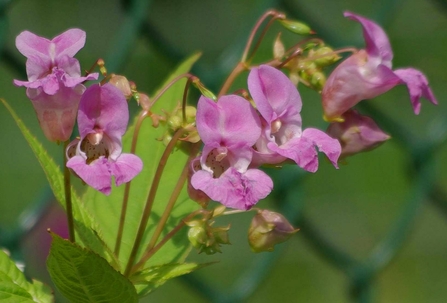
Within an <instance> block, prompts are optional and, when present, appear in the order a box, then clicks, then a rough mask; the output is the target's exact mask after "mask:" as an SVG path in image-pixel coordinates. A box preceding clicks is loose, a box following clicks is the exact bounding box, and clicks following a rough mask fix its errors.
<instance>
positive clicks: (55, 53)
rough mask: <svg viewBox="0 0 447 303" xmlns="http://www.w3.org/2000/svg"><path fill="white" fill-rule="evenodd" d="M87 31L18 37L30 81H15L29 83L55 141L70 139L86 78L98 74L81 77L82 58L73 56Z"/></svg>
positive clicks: (39, 114)
mask: <svg viewBox="0 0 447 303" xmlns="http://www.w3.org/2000/svg"><path fill="white" fill-rule="evenodd" d="M84 44H85V32H84V31H82V30H80V29H70V30H68V31H66V32H64V33H62V34H60V35H59V36H57V37H55V38H54V39H53V40H51V41H50V40H48V39H46V38H43V37H39V36H36V35H35V34H33V33H31V32H28V31H24V32H22V33H21V34H19V35H18V36H17V38H16V47H17V49H18V50H19V51H20V53H22V54H23V55H24V56H25V57H26V58H27V61H26V72H27V75H28V81H19V80H14V84H15V85H17V86H25V87H26V88H27V90H26V94H27V96H28V98H30V99H31V101H32V102H33V106H34V109H35V111H36V114H37V117H38V119H39V123H40V126H41V127H42V130H43V132H44V134H45V136H46V137H47V138H48V139H49V140H51V141H66V140H68V139H69V138H70V135H71V133H72V131H73V126H74V123H75V119H76V111H77V108H78V104H79V100H80V98H81V96H82V93H83V92H84V91H85V87H84V86H83V85H82V84H81V83H82V82H84V81H86V80H95V79H97V78H98V74H90V75H88V76H86V77H81V68H80V66H79V62H78V60H76V59H74V58H73V56H74V55H75V54H76V53H77V52H78V51H79V50H80V49H81V48H82V47H83V46H84Z"/></svg>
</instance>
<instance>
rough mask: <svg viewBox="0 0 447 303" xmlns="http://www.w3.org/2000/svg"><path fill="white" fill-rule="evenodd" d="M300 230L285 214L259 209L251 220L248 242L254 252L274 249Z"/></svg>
mask: <svg viewBox="0 0 447 303" xmlns="http://www.w3.org/2000/svg"><path fill="white" fill-rule="evenodd" d="M298 230H299V229H294V228H293V226H292V225H291V224H290V223H289V222H288V221H287V219H286V218H285V217H284V216H283V215H281V214H279V213H275V212H272V211H269V210H266V209H264V210H259V211H258V213H257V214H256V215H255V216H254V218H253V220H252V221H251V224H250V228H249V230H248V242H249V244H250V247H251V249H252V251H253V252H263V251H273V250H274V246H275V245H276V244H279V243H282V242H285V241H287V240H288V239H289V238H290V237H291V236H292V235H293V234H295V233H296V232H297V231H298Z"/></svg>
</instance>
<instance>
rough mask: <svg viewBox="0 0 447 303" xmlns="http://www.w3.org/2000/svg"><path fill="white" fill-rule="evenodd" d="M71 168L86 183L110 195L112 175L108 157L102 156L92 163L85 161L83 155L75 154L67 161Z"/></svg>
mask: <svg viewBox="0 0 447 303" xmlns="http://www.w3.org/2000/svg"><path fill="white" fill-rule="evenodd" d="M67 167H68V168H71V169H72V170H73V171H74V172H75V173H76V174H77V175H78V176H79V177H80V178H81V179H82V180H83V181H84V182H85V183H87V184H88V185H89V186H91V187H93V188H94V189H96V190H98V191H100V192H102V193H103V194H106V195H109V194H110V192H111V180H110V178H111V175H110V171H109V165H108V161H107V159H105V158H104V157H101V158H99V159H97V160H95V161H93V162H92V163H90V164H86V163H85V159H84V158H83V157H81V156H74V157H73V158H71V159H70V160H68V162H67Z"/></svg>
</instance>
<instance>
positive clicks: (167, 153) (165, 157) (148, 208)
mask: <svg viewBox="0 0 447 303" xmlns="http://www.w3.org/2000/svg"><path fill="white" fill-rule="evenodd" d="M184 132H185V129H184V128H180V129H179V130H177V131H176V132H175V134H174V136H173V137H172V140H171V141H170V142H169V144H168V145H167V146H166V148H165V151H164V152H163V155H162V156H161V159H160V162H159V163H158V167H157V170H156V172H155V175H154V179H153V180H152V186H151V189H150V191H149V195H148V197H147V200H146V206H145V207H144V210H143V216H142V217H141V221H140V226H139V227H138V231H137V236H136V238H135V241H134V245H133V247H132V251H131V253H130V256H129V260H128V262H127V265H126V269H125V271H124V275H125V276H126V277H128V276H129V274H130V270H131V268H132V266H133V263H134V262H135V258H136V256H137V252H138V249H139V247H140V244H141V240H142V239H143V235H144V232H145V230H146V226H147V222H148V220H149V217H150V214H151V211H152V206H153V204H154V200H155V195H156V193H157V190H158V186H159V184H160V180H161V176H162V174H163V171H164V168H165V166H166V163H167V161H168V158H169V156H170V155H171V153H172V151H173V150H174V148H175V145H176V144H177V141H178V139H179V138H180V137H181V136H182V135H183V134H184Z"/></svg>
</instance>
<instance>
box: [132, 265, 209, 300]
mask: <svg viewBox="0 0 447 303" xmlns="http://www.w3.org/2000/svg"><path fill="white" fill-rule="evenodd" d="M210 264H214V262H212V263H204V264H197V263H181V264H179V263H170V264H164V265H160V266H151V267H149V268H147V269H144V270H143V271H141V272H139V273H137V274H135V275H134V276H133V277H132V283H133V284H134V285H135V288H136V289H137V293H138V295H139V296H140V297H144V296H145V295H148V294H149V293H151V292H152V291H154V290H155V289H156V288H157V287H159V286H161V285H163V284H164V283H165V282H166V281H168V280H170V279H173V278H176V277H179V276H182V275H186V274H189V273H191V272H193V271H195V270H197V269H200V268H203V267H205V266H208V265H210Z"/></svg>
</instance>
